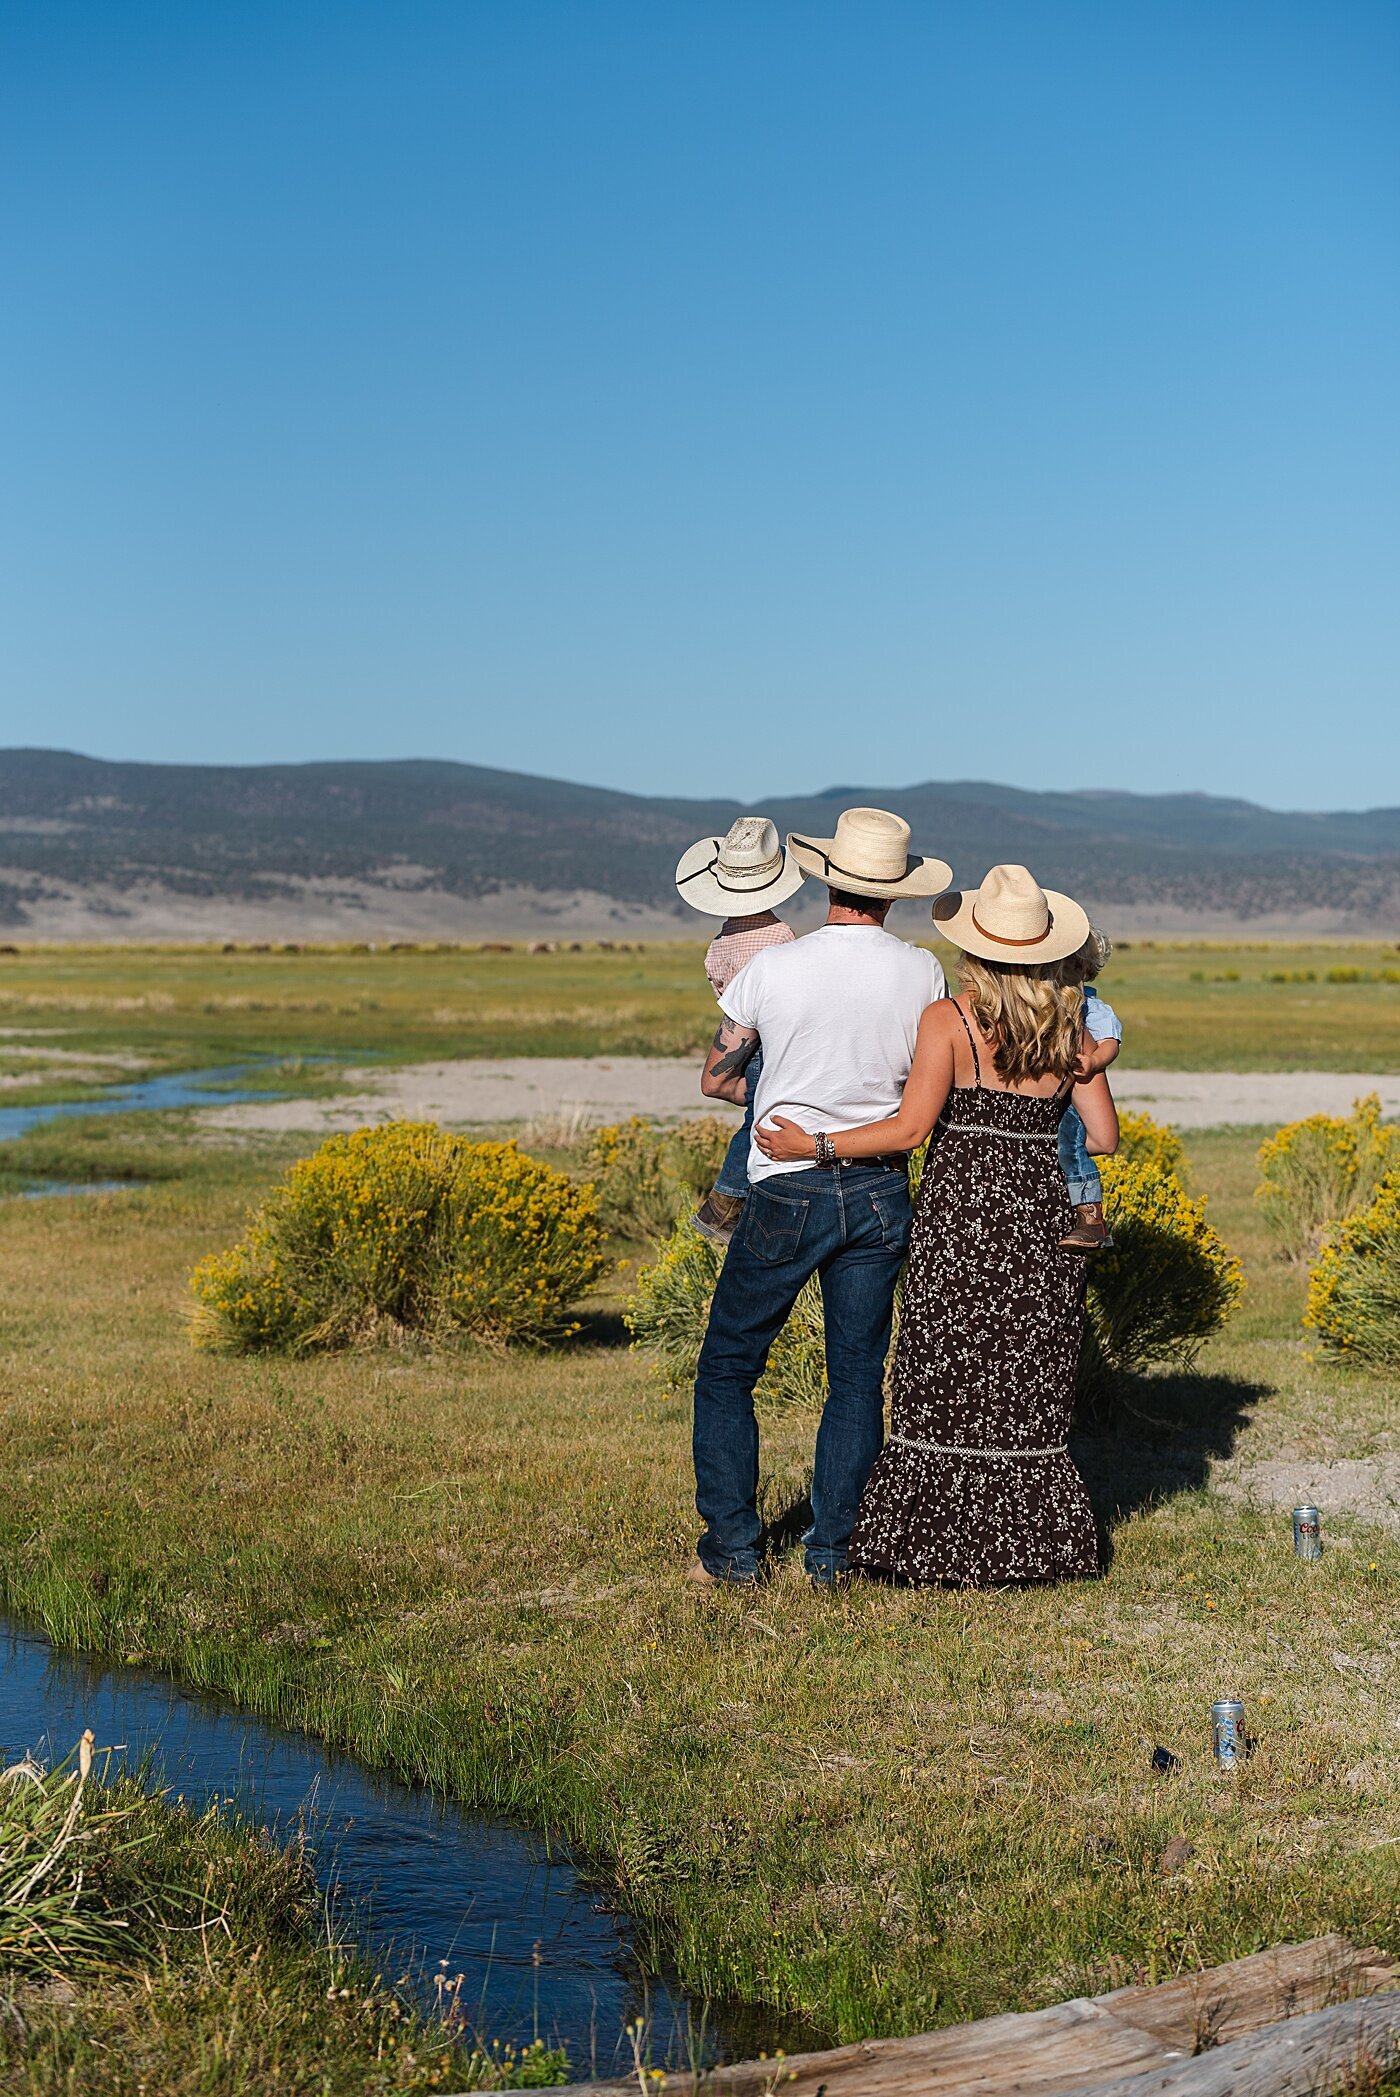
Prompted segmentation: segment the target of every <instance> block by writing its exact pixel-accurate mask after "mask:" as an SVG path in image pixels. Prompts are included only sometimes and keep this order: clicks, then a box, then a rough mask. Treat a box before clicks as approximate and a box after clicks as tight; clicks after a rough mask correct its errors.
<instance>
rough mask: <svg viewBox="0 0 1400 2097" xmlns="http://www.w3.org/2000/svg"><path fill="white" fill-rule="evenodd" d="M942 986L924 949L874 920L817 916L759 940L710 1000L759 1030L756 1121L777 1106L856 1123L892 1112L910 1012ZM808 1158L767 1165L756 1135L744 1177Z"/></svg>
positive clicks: (906, 1053) (915, 1023) (905, 1057)
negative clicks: (786, 937) (807, 925)
mask: <svg viewBox="0 0 1400 2097" xmlns="http://www.w3.org/2000/svg"><path fill="white" fill-rule="evenodd" d="M943 994H944V982H943V971H942V969H941V968H940V967H939V965H938V963H937V962H936V961H935V960H934V957H933V955H932V954H927V953H925V952H924V950H923V948H922V947H911V946H908V945H906V943H905V942H904V940H902V939H896V938H895V936H894V934H893V933H892V932H885V931H882V930H881V929H880V928H879V927H878V926H876V925H823V926H822V927H821V929H820V931H817V932H808V933H807V934H805V936H804V937H803V938H801V939H795V940H793V942H792V943H791V945H790V946H781V947H765V948H764V950H763V952H762V953H761V954H755V955H754V957H753V959H752V961H750V962H748V963H746V964H745V966H744V967H743V968H742V969H740V971H739V973H738V975H737V976H736V977H735V978H734V980H733V982H732V983H731V984H730V985H729V987H728V989H727V990H726V991H725V992H724V995H723V996H722V997H721V999H720V1001H719V1003H720V1010H721V1011H722V1012H724V1013H726V1014H727V1015H728V1017H729V1018H730V1019H732V1020H734V1021H736V1022H737V1023H738V1025H739V1026H741V1027H756V1028H757V1029H758V1033H759V1037H760V1040H761V1043H762V1047H763V1069H762V1072H761V1073H760V1076H759V1080H758V1094H757V1097H756V1098H755V1100H754V1122H755V1124H757V1123H758V1122H761V1121H767V1120H769V1119H770V1118H771V1117H772V1116H773V1115H774V1114H782V1115H785V1116H786V1117H787V1119H788V1120H789V1121H795V1122H797V1123H798V1124H799V1125H800V1126H801V1127H802V1128H804V1129H833V1130H835V1129H858V1128H861V1127H863V1126H864V1124H865V1123H866V1122H867V1121H884V1120H886V1119H887V1118H888V1117H889V1116H890V1115H891V1114H895V1113H897V1112H898V1110H899V1102H900V1098H901V1096H902V1095H903V1092H904V1081H905V1079H906V1078H907V1077H908V1075H909V1066H910V1064H911V1063H912V1062H913V1060H914V1043H915V1039H916V1037H917V1035H918V1031H919V1021H920V1020H921V1019H922V1018H923V1015H924V1013H925V1011H926V1010H927V1009H928V1007H929V1006H930V1005H931V1004H933V1002H934V1001H935V999H937V998H941V997H942V996H943ZM811 1163H812V1161H811V1159H810V1158H808V1159H807V1160H805V1161H802V1160H797V1161H794V1162H793V1163H790V1164H786V1165H779V1164H776V1163H775V1162H774V1161H773V1159H771V1158H766V1157H765V1156H764V1155H763V1152H762V1151H761V1150H760V1149H759V1147H758V1145H757V1144H756V1143H755V1144H754V1145H753V1146H752V1147H751V1149H750V1151H749V1179H750V1180H751V1181H753V1180H765V1179H769V1178H771V1177H772V1176H773V1174H775V1173H779V1172H808V1171H810V1170H811Z"/></svg>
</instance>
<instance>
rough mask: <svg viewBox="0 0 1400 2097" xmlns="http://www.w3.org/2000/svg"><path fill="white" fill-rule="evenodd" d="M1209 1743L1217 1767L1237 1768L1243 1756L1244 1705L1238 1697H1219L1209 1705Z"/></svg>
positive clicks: (1241, 1762) (1240, 1764)
mask: <svg viewBox="0 0 1400 2097" xmlns="http://www.w3.org/2000/svg"><path fill="white" fill-rule="evenodd" d="M1210 1733H1211V1745H1212V1746H1213V1748H1214V1749H1215V1766H1216V1768H1217V1769H1239V1768H1240V1767H1241V1766H1242V1765H1243V1763H1244V1758H1245V1738H1244V1705H1243V1704H1242V1703H1241V1702H1240V1700H1239V1698H1238V1697H1219V1698H1217V1700H1216V1702H1215V1703H1213V1704H1212V1705H1211V1707H1210Z"/></svg>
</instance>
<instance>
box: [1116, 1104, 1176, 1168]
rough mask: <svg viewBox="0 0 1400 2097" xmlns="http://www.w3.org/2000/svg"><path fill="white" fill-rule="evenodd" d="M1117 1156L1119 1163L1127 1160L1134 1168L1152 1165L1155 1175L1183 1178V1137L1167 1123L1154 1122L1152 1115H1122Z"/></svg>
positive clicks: (1120, 1113)
mask: <svg viewBox="0 0 1400 2097" xmlns="http://www.w3.org/2000/svg"><path fill="white" fill-rule="evenodd" d="M1114 1155H1115V1156H1116V1157H1117V1159H1118V1160H1119V1162H1120V1163H1121V1162H1122V1161H1123V1160H1124V1159H1125V1158H1128V1159H1131V1160H1132V1162H1133V1164H1135V1165H1150V1166H1151V1167H1152V1168H1153V1170H1154V1171H1155V1172H1174V1173H1175V1174H1176V1175H1177V1177H1178V1178H1179V1177H1180V1175H1181V1166H1182V1159H1183V1146H1182V1141H1181V1138H1180V1136H1178V1134H1177V1132H1176V1130H1175V1129H1174V1128H1172V1127H1170V1126H1169V1124H1168V1123H1166V1122H1164V1121H1154V1120H1153V1119H1152V1116H1151V1115H1150V1114H1134V1113H1129V1112H1123V1111H1120V1112H1119V1116H1118V1149H1117V1151H1116V1152H1115V1153H1114Z"/></svg>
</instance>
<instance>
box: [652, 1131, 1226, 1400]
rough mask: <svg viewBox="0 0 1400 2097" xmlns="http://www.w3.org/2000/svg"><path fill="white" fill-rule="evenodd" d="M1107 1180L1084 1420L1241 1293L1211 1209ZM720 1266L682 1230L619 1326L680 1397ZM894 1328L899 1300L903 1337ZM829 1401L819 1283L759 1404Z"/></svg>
mask: <svg viewBox="0 0 1400 2097" xmlns="http://www.w3.org/2000/svg"><path fill="white" fill-rule="evenodd" d="M917 1162H918V1163H921V1162H922V1160H919V1161H917ZM1102 1169H1103V1179H1104V1203H1105V1208H1106V1211H1107V1215H1108V1220H1109V1223H1110V1225H1111V1227H1112V1231H1113V1240H1114V1243H1113V1250H1112V1251H1111V1252H1106V1253H1096V1254H1095V1255H1094V1257H1093V1259H1092V1260H1091V1261H1090V1262H1089V1263H1088V1264H1089V1284H1088V1317H1087V1325H1088V1330H1087V1333H1086V1337H1085V1346H1084V1350H1083V1355H1082V1358H1081V1364H1080V1379H1079V1396H1080V1403H1081V1407H1082V1409H1083V1410H1084V1411H1085V1412H1087V1413H1094V1412H1097V1411H1101V1410H1103V1409H1104V1408H1105V1406H1107V1405H1109V1404H1111V1402H1112V1396H1113V1391H1114V1387H1115V1385H1116V1382H1117V1379H1118V1377H1119V1376H1120V1375H1122V1374H1131V1373H1135V1372H1138V1371H1140V1370H1143V1369H1146V1368H1151V1367H1172V1368H1181V1367H1185V1366H1187V1365H1188V1364H1189V1363H1190V1361H1191V1360H1192V1358H1193V1356H1194V1355H1195V1354H1196V1352H1197V1350H1198V1349H1199V1347H1200V1346H1201V1344H1202V1343H1203V1341H1205V1340H1206V1339H1208V1338H1209V1336H1210V1335H1211V1334H1212V1333H1213V1332H1216V1331H1218V1330H1219V1328H1220V1327H1221V1326H1222V1325H1223V1324H1224V1323H1225V1320H1226V1319H1227V1318H1228V1317H1229V1316H1230V1313H1231V1312H1232V1311H1233V1310H1234V1308H1235V1305H1236V1304H1237V1303H1238V1301H1239V1298H1240V1294H1241V1291H1242V1290H1243V1288H1244V1274H1243V1270H1242V1268H1241V1266H1240V1263H1239V1261H1238V1260H1237V1259H1236V1258H1235V1255H1234V1254H1233V1253H1232V1252H1231V1251H1230V1249H1229V1247H1228V1246H1227V1245H1226V1244H1225V1242H1224V1240H1223V1239H1222V1238H1221V1237H1220V1235H1219V1233H1218V1232H1217V1231H1216V1230H1215V1229H1214V1228H1213V1227H1212V1226H1211V1225H1210V1224H1209V1223H1208V1222H1207V1221H1206V1215H1205V1208H1206V1205H1205V1201H1204V1199H1196V1200H1193V1199H1192V1197H1191V1196H1190V1195H1189V1194H1187V1192H1186V1191H1185V1189H1184V1188H1183V1187H1182V1185H1181V1183H1180V1181H1179V1180H1177V1179H1175V1178H1174V1177H1173V1176H1172V1175H1171V1174H1170V1173H1163V1172H1159V1171H1157V1170H1156V1169H1155V1168H1154V1167H1153V1166H1151V1165H1145V1164H1140V1163H1137V1162H1135V1161H1134V1160H1132V1159H1126V1160H1123V1159H1118V1158H1105V1159H1104V1160H1102ZM723 1258H724V1255H723V1252H722V1251H721V1250H720V1248H719V1247H717V1246H714V1245H712V1244H710V1243H709V1242H708V1240H706V1239H704V1238H702V1237H701V1236H700V1235H699V1233H698V1232H697V1231H695V1230H694V1229H693V1228H692V1227H691V1224H690V1220H689V1218H683V1219H682V1220H681V1221H680V1222H678V1223H677V1225H676V1227H675V1229H674V1230H673V1232H672V1234H671V1236H670V1238H669V1239H668V1240H667V1242H666V1244H665V1245H664V1246H663V1247H662V1248H661V1251H660V1253H659V1255H658V1257H657V1258H656V1260H655V1261H654V1262H653V1263H652V1264H651V1265H650V1266H648V1267H644V1268H643V1269H642V1270H641V1272H640V1273H639V1275H638V1277H637V1288H636V1293H635V1294H634V1296H633V1297H632V1300H631V1302H630V1303H629V1304H628V1306H627V1309H626V1312H625V1314H624V1315H625V1317H626V1321H627V1326H628V1329H629V1331H630V1332H631V1333H632V1335H633V1338H634V1339H635V1340H636V1342H637V1344H638V1345H639V1346H641V1347H644V1348H647V1349H648V1350H650V1351H651V1352H652V1353H653V1354H654V1355H655V1357H656V1364H657V1370H658V1374H659V1375H660V1377H661V1379H662V1381H663V1382H664V1383H665V1384H666V1386H667V1388H668V1389H671V1390H683V1389H685V1388H686V1387H687V1386H688V1385H689V1384H691V1383H692V1382H693V1381H694V1378H695V1369H696V1364H697V1362H698V1360H699V1356H700V1347H701V1344H702V1342H703V1340H704V1337H705V1323H706V1320H707V1318H708V1317H709V1311H710V1299H711V1297H712V1296H713V1294H714V1288H715V1282H716V1279H717V1278H718V1275H719V1270H720V1266H721V1263H722V1261H723ZM898 1317H899V1298H898V1296H896V1300H895V1319H896V1328H897V1325H898ZM825 1395H826V1356H825V1346H824V1340H823V1328H822V1301H821V1291H820V1288H819V1285H818V1283H817V1282H816V1280H815V1279H813V1280H811V1281H809V1282H808V1283H807V1284H806V1286H805V1288H804V1289H803V1291H802V1294H801V1295H800V1296H799V1298H798V1300H797V1303H796V1305H795V1307H794V1309H793V1312H792V1316H791V1317H790V1318H789V1319H788V1322H787V1324H786V1325H785V1326H784V1327H783V1330H782V1331H781V1332H780V1333H779V1335H778V1338H777V1339H776V1340H775V1342H774V1343H773V1350H772V1353H771V1354H770V1355H769V1358H768V1368H767V1370H766V1372H765V1374H764V1377H763V1381H762V1383H761V1384H760V1385H759V1387H758V1391H757V1393H756V1396H757V1397H758V1399H759V1401H760V1403H762V1404H766V1405H769V1406H773V1405H788V1406H818V1405H820V1404H821V1402H822V1400H823V1398H824V1397H825Z"/></svg>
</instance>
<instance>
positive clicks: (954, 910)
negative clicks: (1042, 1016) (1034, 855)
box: [933, 866, 1090, 968]
mask: <svg viewBox="0 0 1400 2097" xmlns="http://www.w3.org/2000/svg"><path fill="white" fill-rule="evenodd" d="M933 923H934V928H935V930H936V931H938V932H940V933H941V934H942V935H943V937H944V939H946V940H949V941H951V943H952V944H953V945H954V946H955V947H961V948H962V950H963V952H964V953H965V954H976V955H978V956H980V958H981V959H982V960H983V961H1014V962H1017V963H1019V964H1020V965H1021V966H1023V967H1028V968H1034V967H1035V966H1036V965H1037V964H1038V963H1040V962H1047V963H1048V962H1051V961H1063V960H1065V959H1066V957H1067V956H1068V955H1070V954H1077V953H1078V952H1079V949H1080V948H1081V947H1082V946H1083V944H1084V942H1085V940H1086V939H1087V938H1088V937H1089V930H1090V927H1089V916H1088V912H1087V911H1085V910H1081V909H1080V907H1079V905H1078V903H1076V902H1075V901H1074V900H1073V899H1072V898H1071V897H1070V896H1062V895H1061V894H1060V893H1059V891H1058V890H1057V889H1053V888H1042V887H1041V885H1040V883H1039V882H1038V881H1037V880H1036V878H1035V875H1034V874H1032V873H1029V872H1028V871H1027V869H1026V868H1025V867H1023V866H994V867H993V868H992V870H991V872H990V873H989V874H988V876H987V878H986V880H985V881H984V882H983V883H982V886H981V887H980V888H964V889H956V888H955V889H951V890H950V891H949V893H948V894H947V895H946V896H940V897H939V898H938V901H937V902H936V903H935V904H934V906H933Z"/></svg>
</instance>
